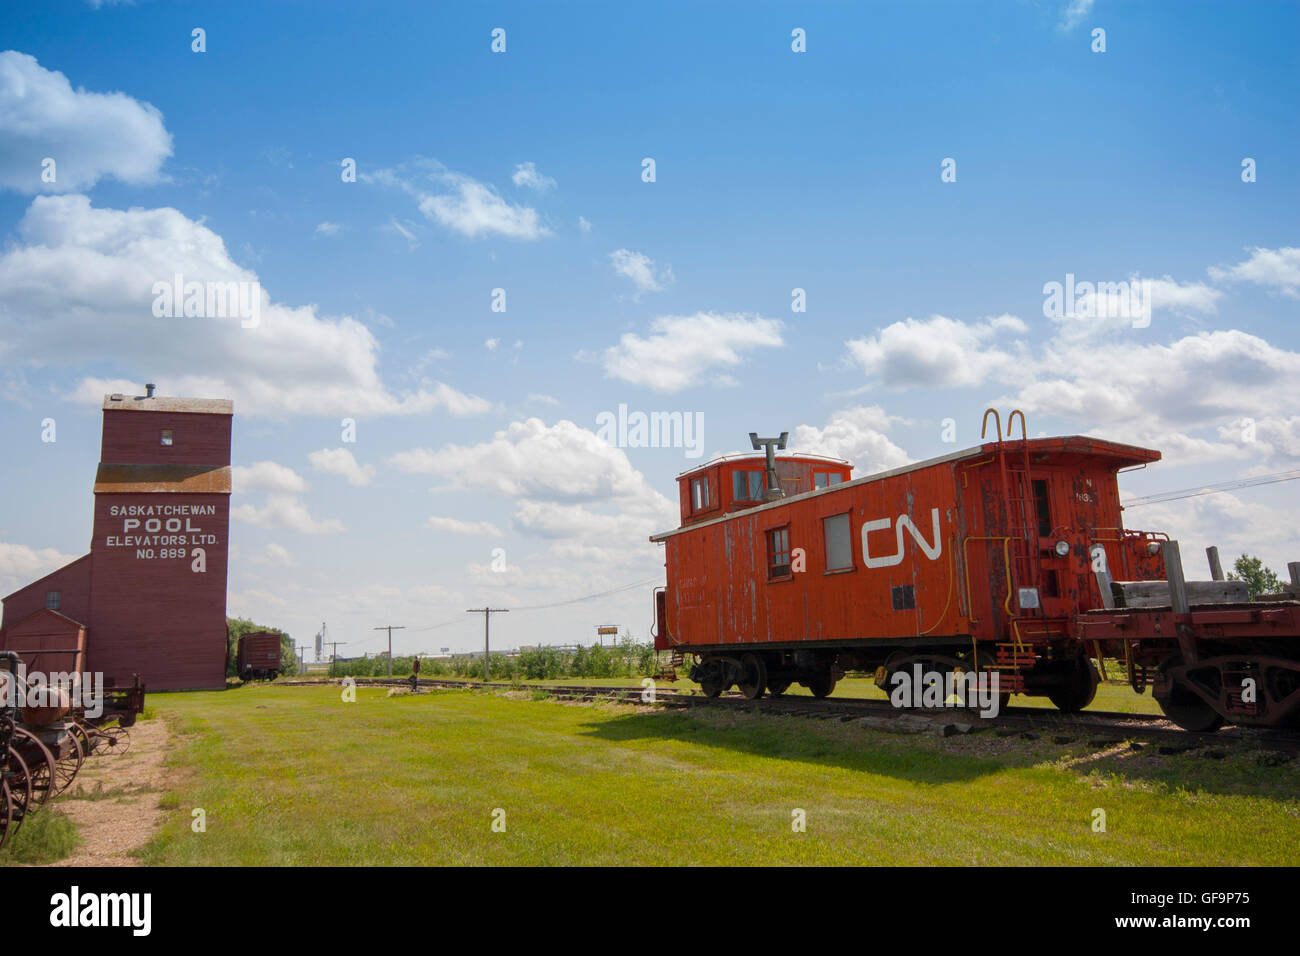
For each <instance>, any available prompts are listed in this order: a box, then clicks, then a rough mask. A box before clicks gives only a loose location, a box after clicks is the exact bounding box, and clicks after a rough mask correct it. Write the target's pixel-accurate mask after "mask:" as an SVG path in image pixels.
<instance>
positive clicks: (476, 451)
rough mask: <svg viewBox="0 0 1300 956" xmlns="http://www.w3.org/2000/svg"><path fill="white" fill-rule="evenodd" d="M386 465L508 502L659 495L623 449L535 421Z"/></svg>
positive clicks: (404, 455)
mask: <svg viewBox="0 0 1300 956" xmlns="http://www.w3.org/2000/svg"><path fill="white" fill-rule="evenodd" d="M390 461H391V462H392V463H393V464H394V465H396V466H397V467H398V468H400V469H401V470H402V471H405V472H409V473H412V474H422V475H433V476H436V477H439V478H443V479H446V482H447V483H446V484H445V485H441V486H439V487H438V488H437V489H435V490H446V489H460V488H485V489H489V490H492V491H496V492H498V493H500V494H503V495H509V496H511V497H522V496H528V497H534V498H543V499H546V500H552V501H573V502H577V501H609V500H619V501H625V502H629V503H632V504H635V503H637V502H640V503H642V505H644V504H645V502H647V501H651V500H652V499H653V498H654V497H655V496H656V495H657V494H658V493H657V492H656V491H654V489H653V488H651V487H650V486H649V485H648V484H647V483H646V480H645V478H644V476H643V475H642V474H641V473H640V472H639V471H637V470H636V469H635V468H633V467H632V464H631V462H629V461H628V457H627V454H626V453H625V452H623V451H622V449H619V448H615V447H614V446H613V445H610V444H609V443H608V442H605V441H602V440H601V439H600V438H598V437H597V436H596V434H595V432H592V431H589V430H588V429H585V428H581V427H579V426H577V425H575V424H574V423H573V422H570V421H565V420H560V421H558V422H556V423H555V424H554V425H551V426H548V425H546V424H545V423H544V422H543V421H542V420H541V419H539V418H530V419H528V420H527V421H522V422H512V423H511V424H510V426H509V427H508V428H506V429H505V430H504V431H499V432H496V433H495V435H494V436H493V437H492V440H491V441H486V442H482V443H480V444H477V445H445V446H443V447H442V448H440V449H438V450H437V451H434V450H432V449H415V450H413V451H406V452H400V453H398V454H396V455H394V456H392V458H391V459H390ZM659 497H660V498H662V496H659Z"/></svg>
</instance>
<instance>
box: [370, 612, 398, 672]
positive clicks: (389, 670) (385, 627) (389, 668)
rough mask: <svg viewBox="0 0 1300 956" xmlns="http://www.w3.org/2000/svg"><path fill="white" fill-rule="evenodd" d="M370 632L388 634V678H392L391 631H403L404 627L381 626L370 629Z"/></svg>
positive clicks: (394, 625)
mask: <svg viewBox="0 0 1300 956" xmlns="http://www.w3.org/2000/svg"><path fill="white" fill-rule="evenodd" d="M371 630H372V631H387V632H388V676H389V677H392V676H393V631H404V630H406V626H405V625H403V624H381V625H379V627H373V628H371Z"/></svg>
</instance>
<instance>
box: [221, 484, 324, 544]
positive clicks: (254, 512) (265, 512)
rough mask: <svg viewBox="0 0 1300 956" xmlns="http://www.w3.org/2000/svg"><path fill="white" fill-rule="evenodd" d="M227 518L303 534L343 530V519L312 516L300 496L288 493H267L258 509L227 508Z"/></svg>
mask: <svg viewBox="0 0 1300 956" xmlns="http://www.w3.org/2000/svg"><path fill="white" fill-rule="evenodd" d="M230 517H231V518H233V519H234V520H236V521H243V522H246V523H248V524H252V525H258V526H259V527H263V528H289V529H291V530H293V531H298V532H301V533H302V534H338V533H339V532H340V531H342V530H343V522H341V521H338V520H337V519H334V518H327V519H324V520H318V519H316V518H313V517H312V516H311V513H310V512H309V511H308V510H307V506H306V505H304V504H303V503H302V501H301V499H299V498H298V497H296V496H295V495H288V494H272V495H267V497H266V504H265V505H264V506H263V507H261V508H257V507H255V506H253V505H236V506H235V507H233V508H231V509H230Z"/></svg>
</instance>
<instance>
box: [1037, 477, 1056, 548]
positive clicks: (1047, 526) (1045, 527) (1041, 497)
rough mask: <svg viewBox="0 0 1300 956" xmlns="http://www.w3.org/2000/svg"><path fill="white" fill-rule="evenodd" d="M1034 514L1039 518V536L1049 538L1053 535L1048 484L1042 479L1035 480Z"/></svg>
mask: <svg viewBox="0 0 1300 956" xmlns="http://www.w3.org/2000/svg"><path fill="white" fill-rule="evenodd" d="M1034 512H1035V514H1036V515H1037V516H1038V536H1039V537H1040V538H1049V537H1051V535H1052V528H1053V524H1052V509H1051V508H1050V507H1049V506H1048V502H1047V482H1046V481H1045V480H1043V479H1042V478H1035V479H1034Z"/></svg>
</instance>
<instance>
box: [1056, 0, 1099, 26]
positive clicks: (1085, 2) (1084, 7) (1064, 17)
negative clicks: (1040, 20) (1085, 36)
mask: <svg viewBox="0 0 1300 956" xmlns="http://www.w3.org/2000/svg"><path fill="white" fill-rule="evenodd" d="M1092 3H1093V0H1070V2H1069V3H1067V4H1066V5H1065V9H1063V10H1062V11H1061V20H1060V23H1059V24H1058V25H1059V26H1060V28H1061V29H1062V30H1073V29H1074V28H1075V27H1077V26H1078V25H1079V24H1080V23H1082V22H1083V19H1084V17H1086V16H1088V14H1089V13H1091V12H1092Z"/></svg>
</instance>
